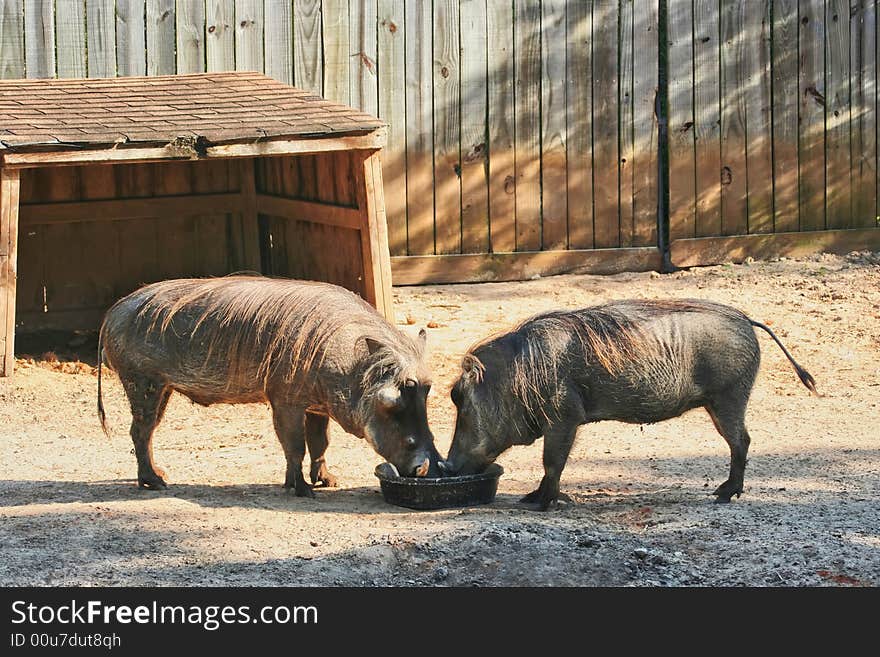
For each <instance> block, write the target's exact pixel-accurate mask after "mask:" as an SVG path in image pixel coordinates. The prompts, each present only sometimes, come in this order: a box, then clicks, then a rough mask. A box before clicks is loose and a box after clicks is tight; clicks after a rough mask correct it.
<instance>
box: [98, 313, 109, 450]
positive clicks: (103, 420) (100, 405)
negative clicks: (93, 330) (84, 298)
mask: <svg viewBox="0 0 880 657" xmlns="http://www.w3.org/2000/svg"><path fill="white" fill-rule="evenodd" d="M103 363H104V327H103V326H102V327H101V330H100V331H98V419H99V420H100V421H101V429H103V430H104V435H105V436H107V437H108V438H109V437H110V430H109V429H107V416H106V414H105V413H104V399H103V398H102V396H101V365H102V364H103Z"/></svg>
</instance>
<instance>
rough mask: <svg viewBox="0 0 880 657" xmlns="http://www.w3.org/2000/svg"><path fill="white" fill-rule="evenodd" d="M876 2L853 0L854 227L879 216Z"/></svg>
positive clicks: (863, 224)
mask: <svg viewBox="0 0 880 657" xmlns="http://www.w3.org/2000/svg"><path fill="white" fill-rule="evenodd" d="M876 11H877V7H876V3H875V2H872V1H871V0H852V10H851V11H850V33H851V35H852V36H851V43H850V51H851V55H850V61H851V62H852V119H851V127H850V131H851V135H852V151H851V154H850V162H851V167H850V168H851V176H850V177H851V180H852V223H851V225H852V226H853V227H857V226H858V227H870V226H874V225H875V222H876V217H877V169H876V161H877V135H876V132H875V130H876V120H877V96H876V93H877V88H876V87H877V69H876V65H875V62H874V57H875V52H876V39H877V32H876V30H877V24H876V16H877V14H876Z"/></svg>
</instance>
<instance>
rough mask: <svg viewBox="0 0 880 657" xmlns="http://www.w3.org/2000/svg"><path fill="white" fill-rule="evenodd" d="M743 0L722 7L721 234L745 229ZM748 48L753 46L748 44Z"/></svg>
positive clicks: (744, 43)
mask: <svg viewBox="0 0 880 657" xmlns="http://www.w3.org/2000/svg"><path fill="white" fill-rule="evenodd" d="M744 13H745V8H744V7H743V3H740V2H728V3H723V4H722V9H721V234H723V235H744V234H746V233H747V232H748V216H749V211H748V198H747V192H748V188H747V185H746V181H747V172H746V123H745V121H746V111H747V109H746V94H747V93H748V90H747V88H746V71H745V65H746V55H745V47H746V38H745V31H744V30H745V25H744V21H745V16H744ZM749 47H752V48H753V47H756V44H753V43H750V44H749Z"/></svg>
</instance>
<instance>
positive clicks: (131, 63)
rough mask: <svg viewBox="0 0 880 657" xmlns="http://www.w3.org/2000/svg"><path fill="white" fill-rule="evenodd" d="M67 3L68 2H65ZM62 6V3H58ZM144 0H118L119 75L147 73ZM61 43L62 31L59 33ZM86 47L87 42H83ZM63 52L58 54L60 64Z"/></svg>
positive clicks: (117, 61)
mask: <svg viewBox="0 0 880 657" xmlns="http://www.w3.org/2000/svg"><path fill="white" fill-rule="evenodd" d="M65 4H67V3H65ZM58 8H59V9H60V8H61V4H59V5H58ZM144 20H145V18H144V1H143V0H116V67H117V69H116V70H117V75H146V73H147V52H146V51H147V43H146V37H145V31H146V25H145V24H144ZM58 41H59V44H60V42H61V33H60V32H59V34H58ZM83 47H85V44H83ZM61 61H62V59H61V54H60V53H59V55H58V63H59V66H60V64H61Z"/></svg>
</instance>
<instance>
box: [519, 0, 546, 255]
mask: <svg viewBox="0 0 880 657" xmlns="http://www.w3.org/2000/svg"><path fill="white" fill-rule="evenodd" d="M513 7H514V25H513V30H514V65H513V71H514V97H515V103H516V106H515V108H514V113H515V118H514V126H515V127H514V136H515V140H516V250H517V251H537V250H539V249H540V248H541V116H540V102H541V8H540V6H539V5H537V4H535V3H533V2H528V1H527V0H514V5H513Z"/></svg>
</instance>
